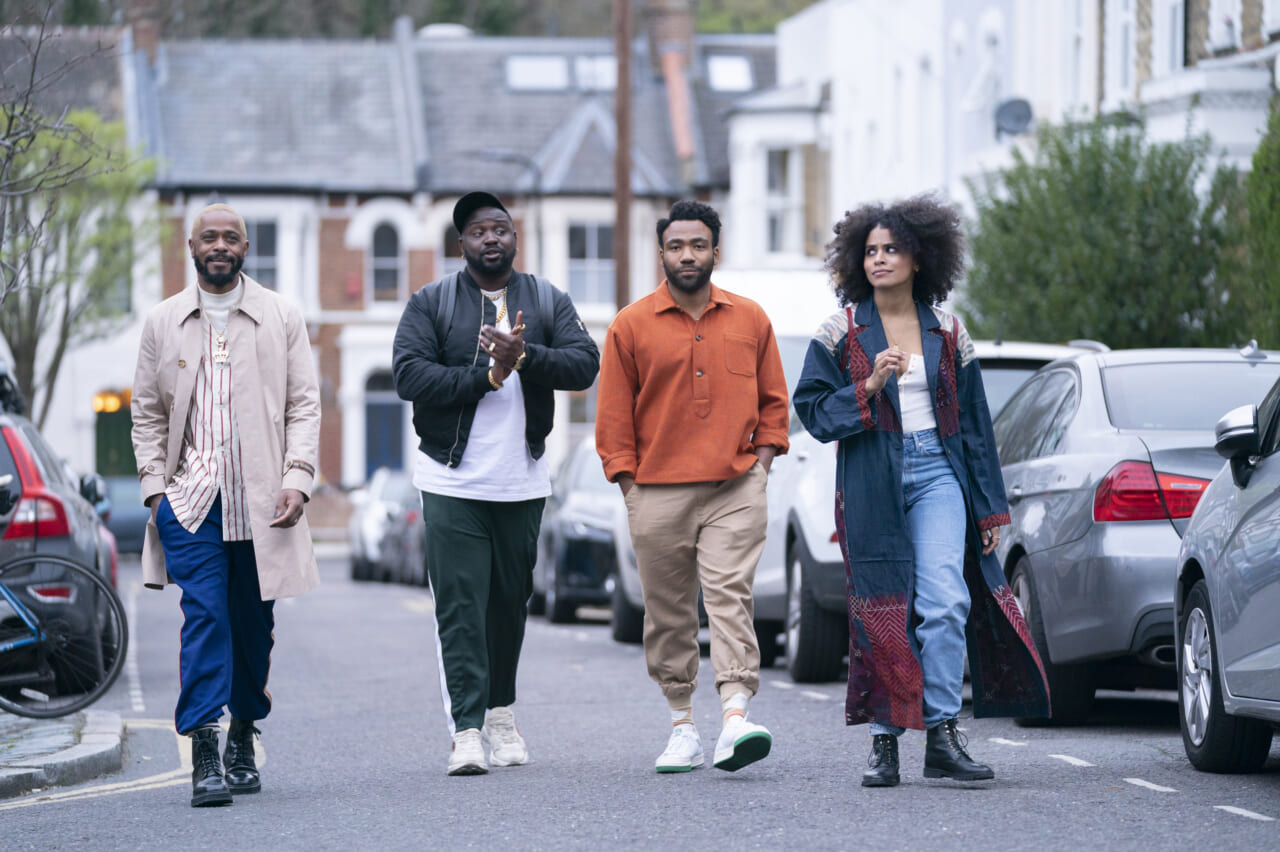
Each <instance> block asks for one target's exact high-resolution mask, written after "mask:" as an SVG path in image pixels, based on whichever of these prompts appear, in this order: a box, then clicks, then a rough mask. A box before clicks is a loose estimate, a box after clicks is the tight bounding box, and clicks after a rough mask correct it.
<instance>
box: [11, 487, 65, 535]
mask: <svg viewBox="0 0 1280 852" xmlns="http://www.w3.org/2000/svg"><path fill="white" fill-rule="evenodd" d="M61 535H71V525H70V524H69V523H67V510H66V508H65V507H64V506H63V505H62V501H61V500H59V499H58V498H57V497H54V496H52V495H50V494H40V495H36V496H32V497H28V496H23V498H22V499H21V500H19V501H18V508H16V509H14V510H13V517H12V518H10V519H9V528H8V529H6V530H5V531H4V537H5V540H6V541H8V540H12V539H16V538H45V537H48V536H61Z"/></svg>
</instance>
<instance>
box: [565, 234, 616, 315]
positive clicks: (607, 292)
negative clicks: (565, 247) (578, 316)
mask: <svg viewBox="0 0 1280 852" xmlns="http://www.w3.org/2000/svg"><path fill="white" fill-rule="evenodd" d="M613 270H614V267H613V225H600V224H579V225H570V226H569V295H570V296H572V297H573V300H574V301H575V302H579V303H584V302H597V303H604V304H613V301H614V280H613V279H614V275H613Z"/></svg>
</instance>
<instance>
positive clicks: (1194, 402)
mask: <svg viewBox="0 0 1280 852" xmlns="http://www.w3.org/2000/svg"><path fill="white" fill-rule="evenodd" d="M1277 377H1280V363H1274V362H1265V363H1257V362H1254V361H1244V360H1240V361H1190V362H1189V361H1166V362H1163V363H1151V364H1121V365H1116V366H1113V367H1107V368H1105V369H1104V370H1103V371H1102V390H1103V394H1104V395H1105V397H1106V401H1107V411H1108V413H1109V414H1110V416H1111V423H1112V425H1114V426H1115V427H1116V428H1117V429H1175V430H1192V431H1197V430H1198V431H1211V430H1212V429H1213V424H1215V423H1217V422H1218V419H1219V418H1221V417H1222V415H1224V414H1226V413H1227V412H1228V411H1230V410H1231V409H1233V408H1237V407H1239V406H1241V405H1250V404H1256V403H1257V402H1259V401H1260V400H1261V399H1262V398H1263V397H1264V396H1266V395H1267V391H1268V390H1269V389H1270V388H1271V385H1273V384H1274V383H1275V381H1276V378H1277Z"/></svg>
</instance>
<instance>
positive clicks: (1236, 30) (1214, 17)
mask: <svg viewBox="0 0 1280 852" xmlns="http://www.w3.org/2000/svg"><path fill="white" fill-rule="evenodd" d="M1242 5H1243V4H1242V3H1241V0H1209V40H1208V41H1207V42H1205V47H1207V48H1208V49H1209V51H1210V52H1211V53H1212V52H1217V51H1219V50H1227V49H1232V48H1235V49H1238V48H1239V47H1240V45H1241V44H1242V41H1241V33H1240V16H1241V13H1242V12H1243V9H1242Z"/></svg>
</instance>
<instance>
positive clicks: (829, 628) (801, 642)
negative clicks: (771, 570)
mask: <svg viewBox="0 0 1280 852" xmlns="http://www.w3.org/2000/svg"><path fill="white" fill-rule="evenodd" d="M802 553H803V554H805V556H807V555H808V550H807V549H806V548H805V545H804V541H803V540H802V539H797V540H796V542H795V544H793V545H792V546H791V549H790V554H789V556H788V557H787V565H788V568H787V622H786V633H787V670H788V671H789V672H790V673H791V679H792V680H794V681H795V682H796V683H822V682H824V681H830V680H836V679H838V678H839V677H840V675H841V672H842V670H843V663H844V657H845V655H846V654H847V653H848V652H849V622H848V620H847V619H846V618H844V617H842V616H840V615H837V614H836V613H833V612H830V611H828V610H825V609H823V608H822V607H821V606H819V605H818V601H817V598H815V597H814V594H813V589H812V587H811V586H810V584H809V583H807V582H805V577H804V563H805V562H806V561H807V559H802V558H801V554H802Z"/></svg>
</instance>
